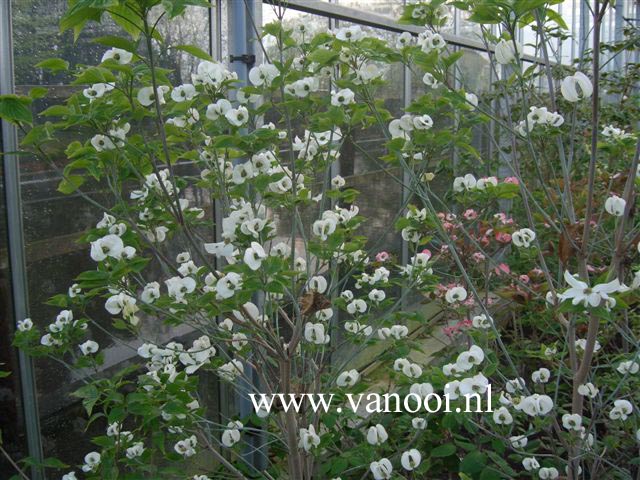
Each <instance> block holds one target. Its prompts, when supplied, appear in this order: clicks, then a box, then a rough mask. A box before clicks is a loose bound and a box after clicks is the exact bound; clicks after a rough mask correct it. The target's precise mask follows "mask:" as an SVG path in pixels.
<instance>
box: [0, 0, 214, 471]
mask: <svg viewBox="0 0 640 480" xmlns="http://www.w3.org/2000/svg"><path fill="white" fill-rule="evenodd" d="M66 4H67V2H66V0H13V3H12V6H13V35H14V57H15V64H16V70H15V79H16V90H17V92H18V93H21V94H26V93H27V92H28V91H29V89H30V88H32V87H33V86H35V85H42V86H45V87H47V88H48V89H49V92H48V94H47V96H46V97H45V98H43V99H41V100H38V101H37V102H36V103H35V105H34V110H35V111H34V113H35V114H37V113H38V112H40V111H42V110H44V109H46V108H48V107H50V106H51V105H55V104H58V103H62V102H63V101H64V100H65V99H66V98H67V97H68V96H69V95H70V94H71V93H73V92H74V91H77V89H79V88H82V87H77V86H70V85H69V84H70V81H71V78H70V76H69V75H65V74H55V75H52V74H51V73H49V72H47V71H43V70H42V69H39V68H34V64H36V63H38V62H39V61H41V60H43V59H46V58H49V57H59V58H63V59H65V60H67V61H68V62H69V63H70V64H71V65H76V64H87V65H95V64H97V63H99V62H100V60H101V57H102V54H103V53H104V51H105V50H106V47H104V46H101V45H99V44H97V43H95V42H92V40H93V39H95V38H97V37H102V36H106V35H118V34H120V33H121V32H120V30H119V27H117V26H116V25H115V24H114V23H113V22H109V21H106V20H105V21H104V22H103V23H101V24H96V23H90V24H88V25H87V27H86V28H85V30H84V31H83V32H82V33H81V35H80V37H79V39H78V40H77V42H76V43H74V41H73V34H72V32H69V31H68V32H65V33H60V31H59V28H58V21H59V19H60V17H61V16H62V14H63V13H64V11H65V9H66ZM203 13H204V14H203ZM158 28H159V30H160V32H161V34H162V35H163V36H164V37H165V39H166V42H165V43H164V44H162V45H160V44H158V45H156V46H155V48H156V49H157V50H156V54H157V55H158V59H159V64H160V65H161V66H162V67H164V68H168V69H170V70H171V71H172V73H171V80H172V82H174V84H180V83H183V82H190V80H191V72H192V71H194V69H195V66H196V64H197V62H198V61H199V60H198V59H195V58H193V57H192V56H190V55H187V54H185V53H183V52H180V51H175V50H174V51H172V50H170V49H169V48H168V46H169V45H179V44H195V45H197V46H199V47H200V48H202V49H203V50H205V51H208V50H209V48H210V45H209V32H210V29H209V15H208V13H207V11H206V10H203V9H195V8H193V9H191V8H190V9H188V10H187V11H186V12H185V14H184V15H183V16H182V17H181V18H179V19H175V20H173V21H172V22H171V24H170V26H169V25H168V24H167V23H166V22H164V20H163V21H161V22H160V23H159V27H158ZM34 118H36V119H37V120H40V119H39V118H38V117H37V116H35V115H34ZM86 138H87V133H86V132H85V133H83V132H78V131H73V132H68V135H67V136H66V137H65V138H60V141H59V142H58V143H56V144H54V145H52V146H51V147H50V149H49V151H48V152H47V153H48V155H49V156H50V158H51V159H52V160H53V162H54V163H55V164H56V165H55V167H54V166H52V165H48V164H45V163H43V162H42V161H40V160H36V159H33V158H26V157H21V161H20V173H21V188H22V205H23V222H24V231H25V243H26V245H25V248H26V252H27V273H28V287H29V292H28V293H29V300H30V311H31V316H32V318H33V321H34V323H36V324H37V325H38V326H40V327H41V328H43V327H46V326H47V325H48V324H49V323H51V322H52V321H53V320H54V319H55V316H56V315H57V313H58V309H55V308H53V307H50V306H46V305H44V302H45V301H46V300H47V299H48V298H49V297H50V296H52V295H54V294H57V293H62V292H65V291H66V290H67V289H68V287H69V286H70V285H71V284H72V283H73V278H74V277H76V276H77V275H78V274H79V273H80V272H82V271H84V270H90V269H93V268H95V264H94V263H93V262H92V261H91V259H90V257H89V255H88V250H87V247H86V245H80V244H78V243H76V242H75V240H76V239H77V238H78V237H79V236H80V235H81V234H82V233H83V232H84V230H86V229H87V228H89V227H93V226H94V225H95V224H96V222H97V221H98V220H99V219H100V217H101V216H102V212H101V211H100V209H99V208H97V207H94V206H92V205H91V204H89V203H88V202H87V201H86V199H84V198H82V196H81V195H80V194H74V195H62V194H60V193H59V192H58V191H57V187H58V184H59V182H60V175H59V169H61V168H63V167H64V164H65V162H66V161H67V160H66V156H65V154H64V148H65V147H66V145H67V144H68V143H70V142H71V141H73V140H75V139H79V140H80V141H83V142H84V141H85V140H86ZM180 168H188V165H187V166H184V167H180ZM82 189H83V191H84V192H85V193H86V194H87V195H88V196H90V197H91V198H92V199H93V200H95V201H96V202H98V203H100V204H103V205H106V206H110V198H111V197H110V194H108V193H107V191H106V189H105V188H104V185H100V184H92V185H88V184H85V185H83V187H82ZM186 196H187V198H189V199H190V200H191V202H192V203H191V204H192V205H193V204H196V205H198V206H202V207H204V208H206V209H207V211H208V212H209V214H210V212H211V210H212V207H211V203H210V201H208V203H205V202H204V197H203V196H202V195H199V193H198V192H197V191H191V192H186ZM176 250H177V247H176ZM87 313H88V315H89V316H91V317H92V318H95V319H98V320H104V322H101V324H102V325H110V321H109V320H108V317H107V314H106V312H105V311H104V309H103V308H98V309H97V310H96V311H91V310H89V311H88V312H87ZM146 323H147V324H148V326H147V327H146V328H145V329H143V330H144V331H143V336H144V337H145V338H148V339H149V340H151V341H153V340H158V342H166V341H167V340H168V339H169V338H175V337H179V336H182V335H185V334H187V333H189V332H190V330H189V329H188V328H186V327H184V328H179V329H176V328H173V327H169V326H166V325H164V324H162V323H161V322H160V321H156V322H146ZM90 328H91V329H92V332H91V334H90V336H91V338H92V339H94V340H96V341H97V342H98V343H99V344H100V346H101V350H103V351H104V353H105V359H106V360H105V364H104V366H103V367H102V371H103V373H106V372H107V371H108V370H109V369H110V368H113V367H115V366H118V367H121V366H122V364H123V362H125V361H127V360H128V359H130V358H132V357H134V356H135V355H136V349H135V346H136V345H130V344H129V342H130V341H131V340H132V338H131V337H130V336H129V335H127V334H123V333H122V332H118V333H117V334H116V333H113V332H109V334H107V333H105V332H103V331H101V330H99V329H97V328H92V327H90ZM116 336H117V339H114V337H116ZM3 338H7V337H6V336H3ZM35 368H36V381H37V386H38V401H39V410H40V415H41V419H40V421H41V426H42V436H43V446H44V450H45V456H56V457H58V458H60V459H61V460H63V461H65V462H68V463H78V461H79V460H80V458H81V455H83V452H84V453H86V451H87V449H88V448H89V446H90V445H88V444H87V443H84V442H88V439H90V438H91V436H92V435H94V434H101V433H103V428H104V425H102V424H101V423H100V422H96V423H95V424H93V425H92V426H91V427H90V429H89V431H88V433H87V432H85V428H86V420H85V415H84V413H83V410H82V407H81V406H80V405H78V404H76V403H73V401H74V399H73V398H71V397H70V396H69V393H70V392H71V391H73V390H75V389H76V388H78V387H79V386H80V383H79V382H80V380H81V378H82V375H83V374H84V373H82V372H75V373H73V374H71V373H70V372H69V370H67V369H66V368H64V367H63V366H61V365H59V364H57V363H54V362H52V361H48V360H38V361H36V362H35ZM2 416H3V417H4V415H2Z"/></svg>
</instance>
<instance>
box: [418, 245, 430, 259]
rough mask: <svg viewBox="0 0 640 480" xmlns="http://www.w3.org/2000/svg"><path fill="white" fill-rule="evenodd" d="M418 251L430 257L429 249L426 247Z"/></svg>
mask: <svg viewBox="0 0 640 480" xmlns="http://www.w3.org/2000/svg"><path fill="white" fill-rule="evenodd" d="M420 253H424V254H425V255H426V256H427V257H429V258H431V250H429V249H428V248H425V249H424V250H422V251H421V252H420ZM427 260H428V259H427Z"/></svg>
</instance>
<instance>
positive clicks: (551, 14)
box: [545, 8, 569, 30]
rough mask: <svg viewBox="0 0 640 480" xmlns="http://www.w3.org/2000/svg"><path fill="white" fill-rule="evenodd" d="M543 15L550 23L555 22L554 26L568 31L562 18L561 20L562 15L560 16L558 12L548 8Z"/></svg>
mask: <svg viewBox="0 0 640 480" xmlns="http://www.w3.org/2000/svg"><path fill="white" fill-rule="evenodd" d="M545 14H546V15H547V18H548V19H549V20H551V21H552V22H555V24H556V25H558V26H559V27H560V28H562V29H563V30H569V27H568V26H567V23H566V22H565V21H564V18H562V15H560V14H559V13H558V12H556V11H555V10H551V9H550V8H547V9H546V10H545Z"/></svg>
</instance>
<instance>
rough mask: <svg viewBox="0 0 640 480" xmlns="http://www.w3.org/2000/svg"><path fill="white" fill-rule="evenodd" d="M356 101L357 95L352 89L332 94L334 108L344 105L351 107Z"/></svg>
mask: <svg viewBox="0 0 640 480" xmlns="http://www.w3.org/2000/svg"><path fill="white" fill-rule="evenodd" d="M354 101H355V94H354V93H353V91H352V90H351V89H350V88H343V89H342V90H338V91H337V92H336V91H335V90H334V91H332V92H331V105H333V106H334V107H341V106H344V105H350V104H352V103H353V102H354Z"/></svg>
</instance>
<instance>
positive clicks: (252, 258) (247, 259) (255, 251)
mask: <svg viewBox="0 0 640 480" xmlns="http://www.w3.org/2000/svg"><path fill="white" fill-rule="evenodd" d="M265 258H267V254H266V252H265V251H264V248H262V245H260V244H259V243H257V242H251V248H247V249H246V250H245V252H244V263H245V264H246V265H247V266H248V267H249V268H250V269H251V270H254V271H255V270H258V269H259V268H260V266H261V265H262V261H263V260H264V259H265Z"/></svg>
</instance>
